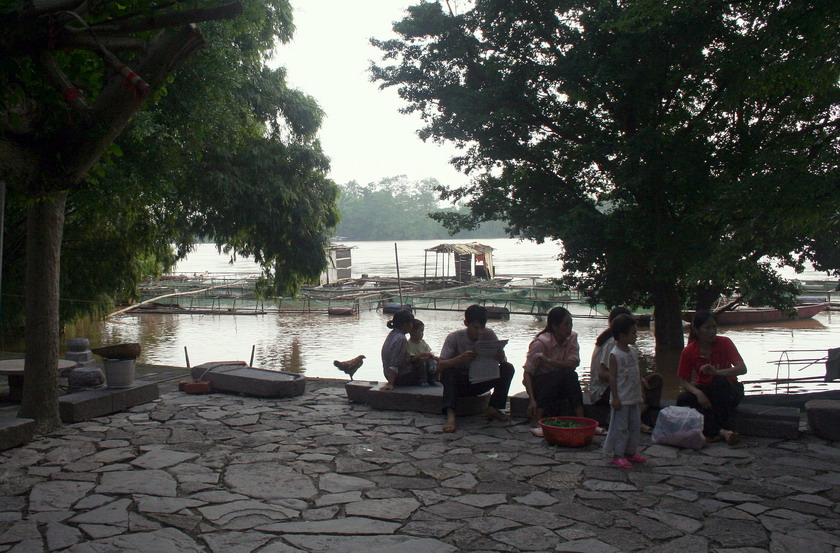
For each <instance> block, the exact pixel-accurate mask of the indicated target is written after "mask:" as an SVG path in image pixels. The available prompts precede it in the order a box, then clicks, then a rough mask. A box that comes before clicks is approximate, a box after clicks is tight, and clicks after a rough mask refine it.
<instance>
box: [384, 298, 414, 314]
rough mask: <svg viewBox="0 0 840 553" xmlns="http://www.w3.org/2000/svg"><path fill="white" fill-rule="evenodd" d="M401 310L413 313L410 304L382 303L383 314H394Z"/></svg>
mask: <svg viewBox="0 0 840 553" xmlns="http://www.w3.org/2000/svg"><path fill="white" fill-rule="evenodd" d="M401 309H407V310H409V311H413V309H412V307H411V304H410V303H397V302H394V301H386V302H383V303H382V312H383V313H388V314H393V313H396V312H397V311H400V310H401Z"/></svg>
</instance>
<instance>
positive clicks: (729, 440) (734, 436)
mask: <svg viewBox="0 0 840 553" xmlns="http://www.w3.org/2000/svg"><path fill="white" fill-rule="evenodd" d="M740 441H741V435H740V434H738V433H737V432H734V431H730V432H729V434H727V435H726V445H735V444H737V443H738V442H740Z"/></svg>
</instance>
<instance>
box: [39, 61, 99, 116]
mask: <svg viewBox="0 0 840 553" xmlns="http://www.w3.org/2000/svg"><path fill="white" fill-rule="evenodd" d="M39 61H40V62H41V65H43V67H44V70H45V72H46V74H47V76H49V78H50V79H51V80H52V82H53V84H55V86H56V87H58V89H59V90H61V96H62V97H63V98H64V102H65V103H66V104H67V105H68V106H70V107H72V108H73V109H75V110H76V112H77V113H79V114H80V115H81V116H82V117H87V116H88V115H89V114H90V106H88V105H87V102H85V100H84V98H82V93H81V92H80V91H79V89H77V88H76V86H75V85H74V84H73V82H72V81H70V79H69V78H68V77H67V75H65V74H64V71H62V70H61V68H60V67H59V66H58V63H57V62H56V61H55V59H53V57H52V56H51V55H50V54H48V53H46V52H44V53H43V54H41V56H40V57H39Z"/></svg>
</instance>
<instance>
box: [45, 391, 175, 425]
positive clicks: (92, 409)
mask: <svg viewBox="0 0 840 553" xmlns="http://www.w3.org/2000/svg"><path fill="white" fill-rule="evenodd" d="M158 398H160V390H159V388H158V384H157V382H146V381H143V380H135V381H134V384H133V385H131V386H129V387H127V388H100V389H96V390H86V391H83V392H76V393H72V394H65V395H63V396H59V398H58V412H59V414H60V415H61V420H62V421H64V422H67V423H73V422H82V421H86V420H90V419H93V418H96V417H102V416H105V415H111V414H113V413H119V412H120V411H125V410H126V409H129V408H131V407H134V406H135V405H142V404H143V403H148V402H150V401H154V400H156V399H158Z"/></svg>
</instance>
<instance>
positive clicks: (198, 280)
mask: <svg viewBox="0 0 840 553" xmlns="http://www.w3.org/2000/svg"><path fill="white" fill-rule="evenodd" d="M258 281H259V275H241V274H213V275H193V276H187V277H180V278H167V279H162V280H157V281H154V282H148V283H146V284H144V285H143V286H142V287H141V303H140V304H139V305H138V306H136V307H135V308H134V309H133V310H132V311H133V312H134V313H137V314H141V313H157V314H200V315H207V314H209V315H262V314H268V313H324V314H329V313H331V312H332V313H334V314H335V313H341V314H348V313H353V314H356V313H358V312H359V311H361V310H362V309H366V310H383V309H384V307H385V306H387V305H389V304H390V303H394V302H399V303H400V304H410V305H411V306H412V308H413V309H416V310H438V311H463V310H464V309H465V308H466V307H467V306H469V305H472V304H475V303H477V304H480V305H484V306H485V307H493V308H499V309H500V310H507V313H509V314H514V315H532V316H537V317H541V316H545V315H546V314H547V313H548V311H549V310H550V309H551V308H552V307H554V306H557V305H563V306H565V307H567V308H569V307H571V306H572V305H576V306H579V308H578V309H576V310H575V311H576V312H575V316H576V317H593V318H594V317H598V318H602V317H604V314H602V313H599V312H598V311H597V310H595V309H594V308H592V307H590V306H589V304H588V303H587V299H586V298H585V297H583V296H581V295H579V294H577V293H576V292H573V291H564V292H560V291H558V289H557V288H556V287H554V286H551V285H550V283H549V282H548V281H545V280H542V279H523V280H520V281H515V280H513V279H507V280H502V281H500V280H482V281H475V282H473V283H471V284H467V285H459V283H457V282H455V281H452V280H446V279H441V280H434V281H432V280H426V281H425V282H423V279H419V278H408V279H401V280H400V279H396V278H390V277H372V278H369V277H365V278H361V279H342V280H340V281H338V282H335V283H331V284H330V285H327V286H313V287H304V288H303V289H302V290H301V291H300V293H299V294H298V295H297V296H295V297H278V298H261V297H259V296H258V294H257V292H256V289H257V283H258Z"/></svg>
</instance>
